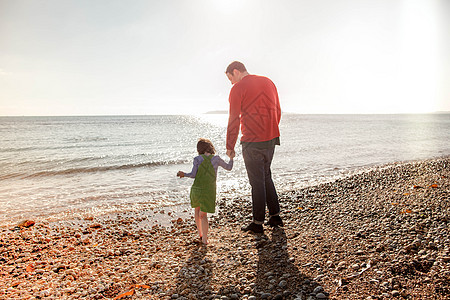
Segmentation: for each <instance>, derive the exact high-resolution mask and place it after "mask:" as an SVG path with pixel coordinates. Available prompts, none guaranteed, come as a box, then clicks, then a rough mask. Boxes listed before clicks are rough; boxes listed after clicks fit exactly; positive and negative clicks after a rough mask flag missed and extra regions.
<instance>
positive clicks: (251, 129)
mask: <svg viewBox="0 0 450 300" xmlns="http://www.w3.org/2000/svg"><path fill="white" fill-rule="evenodd" d="M229 101H230V116H229V119H228V129H227V150H234V146H235V145H236V140H237V138H238V135H239V126H240V127H241V131H242V137H241V141H242V142H265V141H270V140H272V139H274V138H276V137H279V136H280V130H279V128H278V124H279V123H280V119H281V109H280V100H279V99H278V92H277V88H276V87H275V84H273V82H272V81H271V80H270V79H269V78H267V77H263V76H257V75H247V76H245V77H244V78H242V79H241V80H240V81H239V82H237V83H235V84H234V85H233V87H232V88H231V91H230V97H229Z"/></svg>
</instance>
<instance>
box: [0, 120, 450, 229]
mask: <svg viewBox="0 0 450 300" xmlns="http://www.w3.org/2000/svg"><path fill="white" fill-rule="evenodd" d="M227 121H228V115H227V114H205V115H196V116H113V117H111V116H103V117H1V118H0V136H1V137H2V142H1V144H0V223H5V222H16V221H17V219H21V218H29V217H35V216H49V215H58V214H62V215H64V216H65V215H66V214H67V212H70V213H72V214H73V213H80V214H83V213H84V212H94V213H102V212H108V211H117V210H129V209H132V210H139V209H142V208H143V207H159V206H165V205H176V204H188V203H189V189H190V186H191V185H192V179H188V178H183V179H179V178H177V177H176V173H177V171H179V170H182V171H186V172H188V171H190V170H191V168H192V161H193V158H194V157H195V156H196V155H197V153H196V144H197V140H198V138H200V137H205V138H208V139H210V140H211V141H212V142H213V144H214V146H215V148H216V150H217V152H218V153H217V154H218V155H220V156H221V157H222V158H224V159H225V160H228V158H227V157H226V155H225V153H226V149H225V140H226V125H227ZM280 131H281V146H279V147H277V148H276V152H275V156H274V160H273V164H272V169H273V177H274V181H275V184H276V187H277V189H278V190H279V191H283V190H289V189H293V188H298V187H304V186H307V185H311V184H317V183H318V182H322V181H329V180H332V179H333V178H336V177H339V176H343V175H346V174H348V172H352V171H354V170H359V169H361V168H367V167H371V166H374V165H377V164H386V163H390V162H396V161H405V160H416V159H426V158H431V157H435V156H443V155H449V154H450V143H448V141H449V140H450V115H448V114H441V115H439V114H429V115H290V114H284V115H283V116H282V120H281V124H280ZM236 150H237V151H236V152H237V157H236V159H235V164H234V168H233V170H232V171H231V172H225V171H223V170H219V174H218V191H219V197H223V196H227V197H228V196H230V197H232V196H233V195H244V196H245V195H249V193H250V187H249V185H248V180H247V175H246V170H245V166H244V164H243V160H242V157H241V150H240V146H239V145H237V146H236Z"/></svg>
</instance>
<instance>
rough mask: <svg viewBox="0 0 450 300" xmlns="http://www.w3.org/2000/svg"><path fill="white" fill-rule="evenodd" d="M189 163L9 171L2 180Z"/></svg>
mask: <svg viewBox="0 0 450 300" xmlns="http://www.w3.org/2000/svg"><path fill="white" fill-rule="evenodd" d="M185 163H188V161H187V160H167V161H152V162H143V163H131V164H121V165H110V166H95V167H76V168H67V169H62V170H44V171H36V172H33V173H19V172H16V173H9V174H2V175H0V181H1V180H7V179H12V178H20V179H27V178H39V177H52V176H71V175H77V174H86V173H101V172H110V171H119V170H132V169H138V168H147V167H158V166H164V165H179V164H185Z"/></svg>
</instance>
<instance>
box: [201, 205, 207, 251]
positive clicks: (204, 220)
mask: <svg viewBox="0 0 450 300" xmlns="http://www.w3.org/2000/svg"><path fill="white" fill-rule="evenodd" d="M200 221H201V227H202V233H203V236H202V243H203V244H205V245H207V244H208V229H209V224H208V214H207V213H205V212H202V211H200Z"/></svg>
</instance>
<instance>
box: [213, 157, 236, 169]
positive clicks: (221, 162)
mask: <svg viewBox="0 0 450 300" xmlns="http://www.w3.org/2000/svg"><path fill="white" fill-rule="evenodd" d="M217 161H218V163H219V166H221V167H222V168H224V169H225V170H227V171H231V169H233V159H232V158H230V161H229V162H228V163H226V162H225V161H224V160H223V159H222V158H221V157H220V156H218V157H217Z"/></svg>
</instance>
